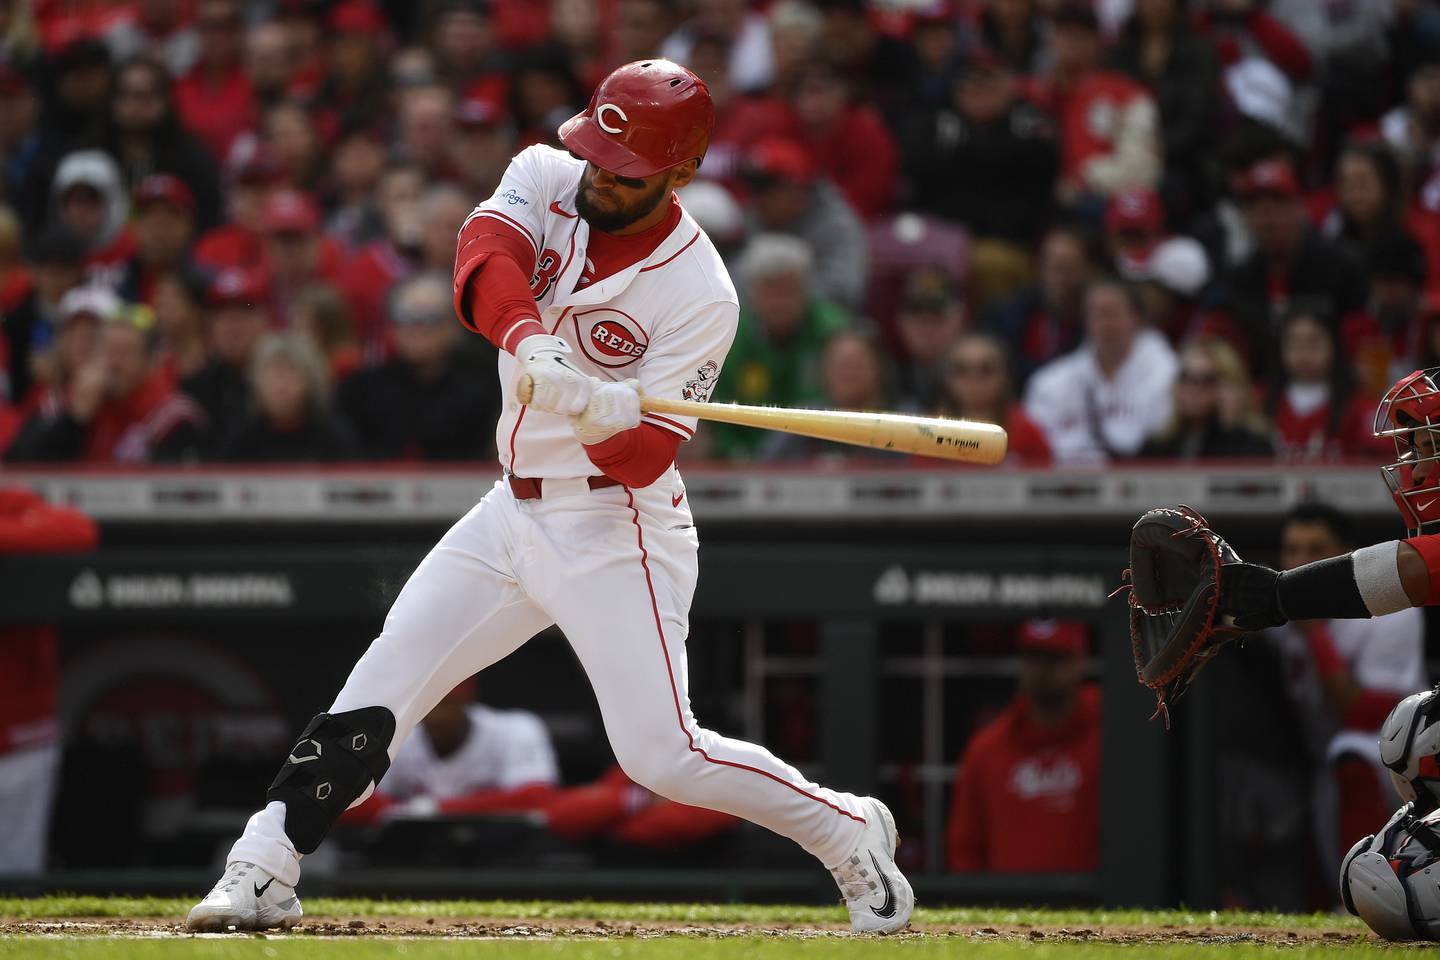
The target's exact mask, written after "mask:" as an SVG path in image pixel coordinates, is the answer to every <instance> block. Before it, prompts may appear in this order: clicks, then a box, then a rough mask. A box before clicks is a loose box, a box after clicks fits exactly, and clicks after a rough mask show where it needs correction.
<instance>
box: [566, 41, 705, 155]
mask: <svg viewBox="0 0 1440 960" xmlns="http://www.w3.org/2000/svg"><path fill="white" fill-rule="evenodd" d="M714 126H715V105H714V104H712V103H711V102H710V91H709V90H708V89H706V87H705V82H704V81H703V80H701V79H700V78H699V77H697V76H695V74H693V73H691V72H690V71H689V70H686V69H685V68H684V67H682V66H680V65H679V64H678V63H672V62H670V61H669V60H640V61H637V62H635V63H627V64H625V65H624V66H623V67H617V68H616V69H615V71H614V72H613V73H611V74H610V76H608V77H606V78H605V79H604V80H601V81H600V86H598V87H596V88H595V95H594V96H592V97H591V98H590V106H588V107H586V108H585V110H584V111H583V112H581V113H577V114H576V115H575V116H573V117H571V118H570V119H569V120H566V121H565V122H564V123H562V124H561V125H560V142H561V143H563V144H565V146H566V148H568V149H569V150H570V152H571V153H574V154H575V155H576V156H578V157H580V158H582V159H584V160H588V161H590V162H591V163H593V164H595V166H597V167H599V168H600V169H602V170H605V171H608V172H609V173H613V174H618V175H619V176H622V177H637V178H638V177H648V176H651V175H653V174H657V173H659V172H660V171H662V170H668V169H670V168H671V167H673V166H675V165H676V164H677V163H684V162H685V161H686V160H691V159H694V160H699V159H701V158H703V157H704V156H705V149H706V148H707V147H709V146H710V131H711V129H712V128H713V127H714Z"/></svg>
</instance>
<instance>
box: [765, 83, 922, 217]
mask: <svg viewBox="0 0 1440 960" xmlns="http://www.w3.org/2000/svg"><path fill="white" fill-rule="evenodd" d="M790 104H791V108H792V109H793V110H794V112H795V119H796V129H797V132H798V134H799V137H800V141H801V142H802V143H804V144H805V146H806V148H807V149H808V150H809V151H810V158H811V160H812V162H813V163H814V164H815V169H817V170H818V171H820V173H821V175H822V176H824V177H826V178H827V179H828V180H829V181H830V182H831V183H833V184H835V185H836V186H837V187H839V188H840V192H841V193H842V194H844V195H845V199H846V200H848V201H850V206H852V207H853V208H854V209H855V212H856V213H858V214H860V217H861V219H863V220H871V219H873V218H875V217H878V216H880V215H881V214H883V213H885V212H886V211H887V210H889V209H890V207H891V205H892V204H893V203H894V199H895V175H896V172H897V171H898V168H899V157H898V154H897V152H896V149H895V138H894V137H893V136H892V135H891V133H890V128H889V127H887V126H886V125H885V122H884V121H883V120H881V119H880V115H879V114H878V113H876V112H875V109H874V108H873V107H869V106H866V105H864V104H860V103H856V102H854V100H853V99H852V96H851V91H850V87H849V83H848V81H847V79H846V78H845V77H844V76H843V75H842V74H841V73H840V71H839V69H838V68H837V67H835V66H834V65H833V64H830V63H827V62H825V61H823V60H817V61H815V62H813V63H811V64H810V65H809V66H807V67H806V68H805V69H803V70H802V71H801V72H800V74H799V76H798V77H797V79H796V85H795V90H794V93H793V94H792V95H791V97H790ZM858 144H864V145H865V147H864V149H863V150H861V149H856V145H858Z"/></svg>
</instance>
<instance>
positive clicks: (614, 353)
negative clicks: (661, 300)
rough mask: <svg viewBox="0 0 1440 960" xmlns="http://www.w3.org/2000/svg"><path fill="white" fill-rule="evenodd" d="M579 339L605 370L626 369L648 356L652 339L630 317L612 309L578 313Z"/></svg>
mask: <svg viewBox="0 0 1440 960" xmlns="http://www.w3.org/2000/svg"><path fill="white" fill-rule="evenodd" d="M575 340H576V342H577V343H579V344H580V349H581V351H583V352H584V354H585V356H587V357H589V358H590V359H591V360H592V361H594V362H595V363H598V364H599V365H600V366H602V367H623V366H626V365H627V364H631V363H634V362H635V361H636V360H639V359H640V358H641V357H643V356H644V355H645V351H646V350H647V349H648V348H649V346H650V337H649V335H648V334H646V333H645V331H644V329H643V328H641V326H640V324H638V323H636V322H635V318H634V317H631V316H630V315H629V314H625V313H621V312H620V311H619V310H614V309H611V308H609V307H604V308H601V309H599V310H586V311H584V312H583V313H577V314H575Z"/></svg>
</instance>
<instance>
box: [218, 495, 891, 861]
mask: <svg viewBox="0 0 1440 960" xmlns="http://www.w3.org/2000/svg"><path fill="white" fill-rule="evenodd" d="M667 477H673V478H674V479H673V480H672V482H671V483H667V482H666V477H662V478H661V480H660V481H659V482H657V483H655V484H652V485H651V486H649V487H646V488H644V489H641V490H631V489H629V488H625V487H609V488H603V489H600V490H594V491H592V490H590V489H589V487H588V486H587V485H586V483H585V481H584V480H583V479H582V480H546V481H545V482H544V493H545V495H544V497H543V498H542V499H538V500H517V499H515V497H514V496H513V494H512V493H511V491H510V488H509V487H508V486H507V485H506V484H505V483H504V482H503V481H502V482H500V483H497V484H496V486H495V488H494V489H492V490H491V491H490V492H489V493H488V494H487V495H486V496H485V498H484V499H483V500H481V501H480V503H478V504H476V506H475V507H474V508H473V509H472V510H471V511H470V512H469V513H467V514H466V515H465V516H464V517H462V518H461V519H460V520H459V521H458V522H457V523H456V524H455V525H454V526H453V527H451V528H450V530H449V532H447V533H446V534H445V536H444V537H442V538H441V539H440V542H439V543H438V544H436V545H435V547H434V549H432V550H431V551H430V553H429V554H428V555H427V556H426V557H425V559H424V560H423V561H421V563H420V566H419V567H417V568H416V570H415V572H414V573H413V574H412V575H411V576H410V579H409V581H408V582H407V583H406V584H405V587H404V589H403V590H402V591H401V592H400V596H399V597H397V598H396V600H395V603H394V605H393V606H392V607H391V608H390V613H389V615H388V616H387V617H386V619H385V626H384V629H383V630H382V631H381V633H380V636H379V637H378V638H376V640H375V641H374V642H373V643H372V644H371V645H370V648H369V649H368V650H366V652H365V654H364V656H362V657H361V658H360V661H359V662H358V663H357V664H356V665H355V668H354V670H352V671H351V673H350V677H349V679H348V680H347V681H346V683H345V686H344V688H343V689H342V690H341V691H340V695H339V696H338V697H336V699H335V703H334V705H333V706H331V707H330V712H331V713H340V712H342V711H346V710H357V709H360V708H363V707H373V706H384V707H387V708H389V709H390V710H391V712H393V713H394V714H395V739H394V741H393V742H392V743H391V744H390V756H391V758H392V759H393V758H394V756H395V753H396V751H397V750H398V749H399V748H400V744H401V743H402V742H403V741H404V739H405V737H406V736H408V735H409V733H410V731H411V730H412V729H413V728H414V726H415V724H416V723H418V722H419V721H420V719H421V718H422V717H424V716H425V714H427V713H428V712H429V711H430V710H431V709H432V708H433V707H434V706H435V704H436V703H438V702H439V701H440V698H441V697H442V696H444V695H445V694H446V693H447V692H449V691H450V690H451V689H453V688H454V686H455V685H456V684H457V683H459V682H460V681H461V680H463V679H464V678H466V677H468V676H470V675H472V674H474V673H477V672H479V671H480V670H483V669H485V668H486V667H488V666H489V665H490V664H492V663H495V662H496V661H498V660H500V659H502V658H503V657H505V656H507V655H508V654H510V653H511V652H513V651H514V650H516V649H517V648H518V647H519V646H520V645H521V644H523V643H525V641H527V640H529V639H530V638H531V637H532V636H534V635H535V634H536V633H538V632H540V631H541V630H543V629H545V628H546V627H548V626H550V625H551V624H552V623H554V624H557V625H558V626H559V627H560V629H561V630H562V631H564V633H565V636H566V638H567V639H568V640H569V642H570V645H571V647H572V648H573V649H574V651H575V654H576V656H577V657H578V658H579V660H580V664H581V666H582V667H583V668H584V670H585V673H586V675H587V676H588V677H589V678H590V683H591V686H592V687H593V688H594V690H595V697H596V700H597V701H598V702H599V705H600V713H601V716H602V718H603V719H604V722H605V732H606V734H607V736H608V737H609V739H610V746H611V747H612V749H613V750H614V751H615V757H616V759H617V760H618V761H619V763H620V765H621V766H622V767H623V768H624V769H625V772H626V773H627V774H628V775H629V776H630V778H631V779H633V780H634V781H635V782H636V783H639V784H640V785H642V786H644V787H646V788H648V789H650V790H651V791H653V792H655V793H657V794H660V795H661V796H664V797H668V798H670V799H672V800H675V801H678V802H680V803H686V804H690V805H692V806H698V807H708V808H710V809H712V810H720V811H723V812H725V813H729V814H733V815H735V816H738V817H743V818H744V819H746V820H749V821H751V822H753V823H757V824H760V825H761V826H763V827H767V828H768V829H770V830H773V831H775V832H776V833H778V834H781V835H782V836H786V837H789V838H790V839H792V840H794V841H796V842H797V843H799V844H800V845H801V846H802V847H804V848H805V849H806V850H808V851H809V852H810V853H812V854H814V855H815V856H816V857H817V858H818V859H819V860H820V861H821V863H823V864H824V865H825V866H827V867H829V866H833V865H835V864H837V863H839V862H840V861H841V860H842V859H843V858H844V857H845V856H847V855H848V854H849V853H850V852H851V850H852V849H853V848H854V846H855V844H856V843H858V842H859V838H860V832H861V830H862V828H863V825H864V819H863V814H862V812H861V808H860V801H859V798H857V797H856V796H854V795H853V794H848V793H839V792H837V791H834V790H830V789H827V788H825V787H821V786H818V785H816V784H814V783H812V782H810V781H809V780H807V779H805V777H804V776H803V775H801V773H800V771H798V770H796V769H795V768H794V767H792V766H790V765H789V764H787V763H784V762H783V761H781V760H780V759H778V758H777V757H775V755H774V754H772V753H770V751H768V750H766V749H765V748H764V747H760V746H757V745H755V744H752V743H745V742H743V741H740V740H734V739H730V738H728V737H722V736H719V735H718V734H716V733H714V732H713V731H710V730H706V729H704V728H703V727H701V726H699V725H698V724H697V723H696V722H695V717H694V716H693V715H692V713H691V712H690V698H689V695H688V693H687V687H688V683H687V680H688V677H687V670H686V661H685V638H686V635H687V634H688V632H689V610H690V601H691V597H692V596H693V594H694V591H695V580H696V575H697V571H698V567H699V563H698V557H697V554H698V549H699V540H698V538H697V536H696V533H695V528H694V525H693V522H692V519H691V516H690V511H689V508H688V504H685V503H684V502H683V501H682V502H681V503H679V504H677V503H676V502H675V498H674V497H673V496H672V495H671V493H670V488H671V486H672V485H673V486H674V488H676V489H682V488H680V486H679V479H678V477H675V476H674V475H673V474H667ZM367 795H368V791H367ZM362 799H363V797H362ZM356 802H357V803H358V802H359V801H358V800H357V801H356ZM284 811H285V805H284V804H283V803H279V802H272V803H270V804H269V805H268V806H267V807H266V808H265V809H264V810H262V811H260V812H259V813H257V814H255V816H253V817H251V819H250V822H249V823H248V824H247V826H246V828H245V832H244V834H243V835H242V836H241V837H240V839H239V840H238V841H237V842H236V843H235V845H234V847H233V848H232V849H231V852H230V857H229V859H230V862H234V861H237V860H243V861H249V862H251V863H254V864H256V865H258V866H260V867H261V868H262V869H264V870H266V871H268V872H269V873H271V874H273V875H274V876H276V877H278V878H279V879H280V881H281V882H282V883H287V884H291V885H293V884H295V883H296V882H297V881H298V880H299V876H300V865H299V859H300V855H299V854H298V853H297V852H296V851H295V849H294V847H293V846H292V845H291V843H290V841H289V839H288V838H287V837H286V836H285V833H284Z"/></svg>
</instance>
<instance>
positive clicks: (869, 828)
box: [830, 797, 915, 933]
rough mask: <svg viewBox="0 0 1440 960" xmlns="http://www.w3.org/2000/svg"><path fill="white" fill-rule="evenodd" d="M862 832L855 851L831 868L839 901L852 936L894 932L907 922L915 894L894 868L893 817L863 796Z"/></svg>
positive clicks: (895, 835)
mask: <svg viewBox="0 0 1440 960" xmlns="http://www.w3.org/2000/svg"><path fill="white" fill-rule="evenodd" d="M861 806H862V809H863V810H864V812H865V831H864V832H863V833H861V834H860V843H859V844H858V845H857V846H856V847H855V850H854V852H852V853H851V854H850V856H848V857H846V858H845V859H844V860H842V861H840V864H839V866H834V867H831V868H830V873H831V875H832V876H834V878H835V883H836V885H838V886H839V887H840V896H841V899H843V900H844V901H845V906H846V907H847V908H849V910H850V929H851V930H853V931H854V932H855V933H894V932H895V931H897V930H903V929H905V927H906V926H908V925H909V923H910V913H911V911H913V910H914V909H915V891H914V890H912V889H911V888H910V881H909V880H906V879H905V875H904V874H903V873H901V872H900V868H899V867H897V866H895V847H896V845H897V844H898V843H899V842H900V838H899V836H898V835H897V834H896V833H895V818H894V817H892V816H891V815H890V810H889V808H888V807H886V806H885V804H883V803H881V802H880V801H879V800H876V799H875V798H874V797H866V798H865V801H864V803H863V804H862V805H861Z"/></svg>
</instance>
